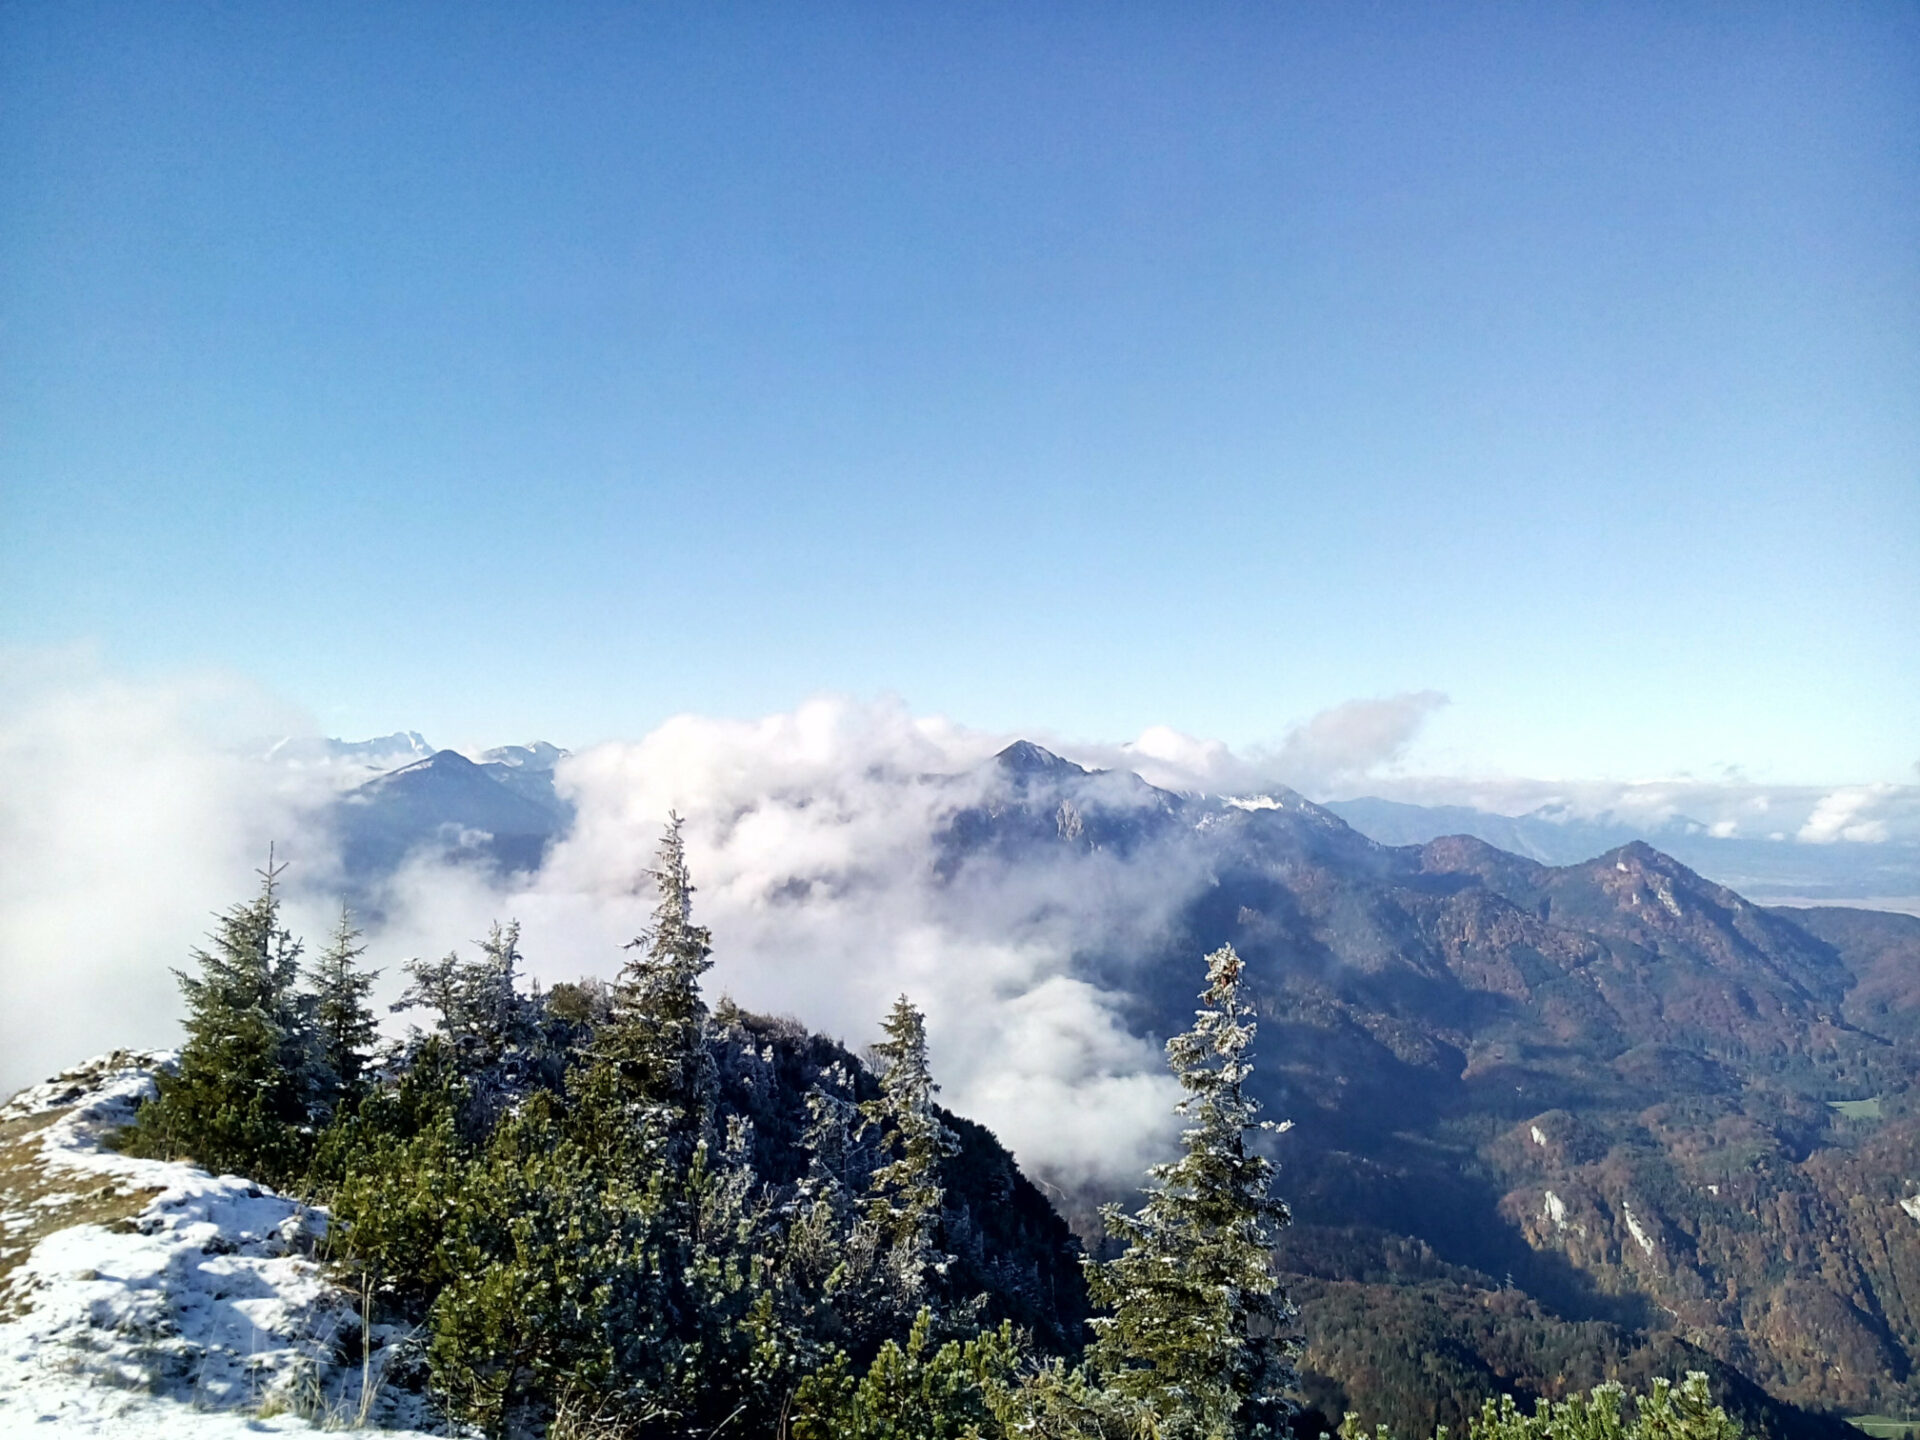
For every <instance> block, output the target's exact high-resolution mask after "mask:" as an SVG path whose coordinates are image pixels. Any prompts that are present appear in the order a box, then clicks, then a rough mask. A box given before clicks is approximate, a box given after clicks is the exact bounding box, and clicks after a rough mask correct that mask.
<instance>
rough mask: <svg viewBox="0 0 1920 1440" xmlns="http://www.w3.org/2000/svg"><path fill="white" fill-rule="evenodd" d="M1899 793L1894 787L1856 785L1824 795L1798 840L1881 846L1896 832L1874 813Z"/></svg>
mask: <svg viewBox="0 0 1920 1440" xmlns="http://www.w3.org/2000/svg"><path fill="white" fill-rule="evenodd" d="M1898 793H1899V791H1898V789H1897V788H1896V787H1895V786H1892V785H1853V786H1848V787H1845V788H1843V789H1839V790H1835V791H1833V792H1831V793H1830V794H1827V795H1823V796H1821V797H1820V801H1819V803H1818V804H1816V805H1815V806H1814V807H1813V813H1812V814H1811V815H1809V816H1808V817H1807V819H1806V823H1805V824H1803V825H1802V826H1801V827H1800V830H1799V833H1798V834H1797V835H1796V836H1795V838H1796V839H1799V840H1804V841H1807V842H1809V843H1810V844H1814V845H1831V844H1833V843H1834V842H1836V841H1840V840H1851V841H1854V842H1857V843H1865V844H1880V843H1881V842H1883V841H1885V840H1887V839H1888V838H1889V837H1890V836H1891V835H1892V833H1893V832H1892V829H1891V828H1890V826H1889V824H1888V822H1887V820H1886V819H1885V818H1883V817H1878V816H1876V815H1875V814H1874V813H1873V812H1874V811H1876V810H1877V809H1879V808H1881V807H1882V806H1883V805H1885V804H1886V802H1887V801H1888V800H1890V799H1892V798H1893V797H1895V796H1896V795H1898Z"/></svg>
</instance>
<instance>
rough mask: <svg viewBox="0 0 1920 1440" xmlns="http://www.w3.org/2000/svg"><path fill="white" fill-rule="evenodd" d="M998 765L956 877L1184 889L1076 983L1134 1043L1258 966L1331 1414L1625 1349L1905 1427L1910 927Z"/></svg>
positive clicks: (969, 827) (1300, 1254) (1261, 1070)
mask: <svg viewBox="0 0 1920 1440" xmlns="http://www.w3.org/2000/svg"><path fill="white" fill-rule="evenodd" d="M1000 766H1001V770H1002V778H1001V781H1000V783H999V785H998V786H997V787H996V788H995V789H994V790H993V792H992V793H991V795H990V797H989V798H988V800H987V801H986V802H985V803H982V804H979V805H976V806H970V807H968V808H966V809H964V810H962V811H961V812H960V813H958V814H956V816H955V817H954V819H953V821H952V823H951V824H950V826H949V827H948V830H947V835H946V841H945V846H944V849H943V853H942V856H941V860H940V865H941V868H942V872H943V873H944V874H946V875H948V876H949V877H951V883H954V884H956V885H965V884H969V883H972V884H984V883H986V877H988V876H990V875H992V874H995V873H1002V872H1004V871H1005V870H1006V869H1007V868H1008V867H1024V868H1027V869H1038V868H1043V867H1044V868H1049V869H1051V870H1052V871H1053V872H1054V873H1056V874H1059V875H1063V876H1069V877H1070V876H1071V875H1072V873H1073V872H1074V870H1075V868H1076V867H1084V868H1085V869H1086V871H1087V874H1088V875H1089V876H1092V875H1093V874H1094V873H1095V871H1096V870H1097V869H1098V868H1099V867H1100V866H1102V865H1103V864H1110V863H1112V862H1113V860H1114V859H1115V857H1124V858H1125V862H1126V866H1127V874H1128V876H1129V877H1131V878H1132V879H1133V880H1134V881H1135V882H1136V883H1138V884H1140V885H1146V886H1151V885H1154V884H1156V883H1158V884H1163V885H1164V886H1165V888H1166V890H1167V899H1168V914H1169V916H1170V919H1169V920H1168V921H1167V923H1166V924H1165V925H1164V926H1163V927H1162V928H1161V930H1160V931H1159V932H1158V933H1152V934H1145V935H1143V934H1140V933H1137V932H1136V934H1135V935H1133V936H1132V937H1130V939H1129V940H1128V941H1126V942H1123V943H1115V942H1114V941H1112V940H1111V939H1106V940H1101V941H1098V942H1096V943H1094V944H1092V945H1089V946H1088V947H1087V948H1086V949H1085V950H1083V951H1082V952H1081V953H1080V954H1078V955H1077V956H1076V957H1075V961H1074V964H1075V966H1076V967H1077V968H1078V970H1079V971H1080V973H1082V974H1084V975H1086V976H1088V977H1089V978H1094V979H1097V980H1098V981H1099V982H1100V983H1102V984H1103V985H1105V986H1107V987H1109V988H1110V989H1119V990H1123V991H1124V992H1125V993H1126V994H1127V995H1128V996H1130V997H1131V1005H1132V1016H1131V1018H1132V1021H1133V1023H1134V1024H1135V1026H1136V1027H1137V1028H1138V1029H1139V1030H1140V1031H1141V1032H1142V1033H1147V1034H1155V1035H1165V1034H1168V1033H1171V1032H1172V1030H1173V1029H1175V1028H1177V1026H1178V1025H1179V1024H1180V1023H1182V1022H1183V1019H1184V1015H1185V1013H1186V1010H1187V999H1186V995H1185V993H1184V992H1185V990H1186V986H1185V984H1184V971H1183V969H1182V967H1181V964H1180V961H1181V959H1182V957H1186V956H1190V955H1192V954H1195V953H1201V952H1204V951H1206V950H1208V949H1209V948H1211V947H1213V946H1216V945H1218V944H1221V943H1223V942H1231V943H1232V944H1233V945H1234V946H1235V947H1236V948H1237V949H1238V951H1239V953H1240V954H1241V955H1243V956H1244V957H1245V958H1246V959H1247V962H1248V966H1249V971H1248V973H1249V984H1250V985H1251V987H1252V989H1253V992H1254V994H1255V995H1256V997H1257V1004H1258V1007H1259V1010H1260V1013H1261V1017H1262V1026H1261V1034H1260V1037H1259V1042H1258V1051H1257V1056H1258V1059H1257V1067H1256V1080H1255V1085H1256V1087H1257V1088H1258V1089H1259V1091H1260V1093H1261V1096H1262V1098H1263V1099H1264V1100H1265V1101H1266V1102H1267V1104H1268V1106H1269V1111H1270V1113H1274V1114H1278V1115H1283V1116H1286V1117H1288V1118H1290V1119H1292V1120H1293V1121H1294V1122H1295V1128H1294V1130H1293V1131H1292V1132H1291V1133H1290V1134H1289V1135H1287V1136H1286V1137H1285V1138H1284V1139H1283V1140H1282V1141H1281V1142H1279V1146H1278V1151H1277V1153H1278V1154H1279V1156H1280V1157H1281V1158H1282V1159H1283V1161H1284V1163H1285V1169H1284V1171H1283V1178H1282V1188H1283V1190H1284V1192H1285V1193H1286V1194H1287V1195H1288V1196H1289V1198H1290V1199H1291V1200H1292V1202H1293V1204H1294V1208H1295V1215H1296V1218H1297V1221H1298V1223H1297V1225H1296V1226H1295V1228H1294V1230H1293V1232H1292V1234H1291V1236H1290V1238H1289V1240H1288V1241H1287V1247H1288V1249H1287V1255H1288V1262H1289V1264H1291V1265H1292V1266H1294V1267H1295V1269H1296V1270H1297V1272H1298V1273H1299V1274H1300V1275H1301V1276H1302V1277H1303V1279H1302V1281H1301V1291H1302V1294H1303V1296H1305V1297H1308V1299H1307V1303H1306V1304H1305V1305H1304V1313H1305V1321H1306V1326H1307V1332H1308V1337H1309V1349H1308V1362H1309V1367H1310V1368H1317V1369H1318V1370H1319V1371H1320V1373H1321V1376H1322V1378H1321V1380H1320V1381H1319V1382H1318V1383H1320V1384H1321V1385H1322V1386H1323V1387H1324V1389H1325V1391H1326V1393H1327V1395H1328V1397H1329V1403H1330V1404H1335V1405H1337V1404H1340V1403H1344V1402H1343V1398H1342V1397H1344V1398H1346V1399H1351V1400H1352V1401H1353V1403H1355V1404H1357V1405H1358V1406H1359V1407H1360V1408H1361V1409H1362V1410H1363V1411H1370V1410H1371V1409H1372V1408H1373V1407H1375V1406H1382V1405H1383V1402H1382V1400H1381V1399H1380V1397H1381V1396H1383V1395H1392V1396H1394V1397H1399V1398H1395V1399H1393V1400H1391V1401H1387V1402H1384V1408H1385V1409H1388V1410H1391V1411H1392V1412H1393V1414H1394V1417H1395V1418H1396V1419H1398V1420H1400V1421H1401V1422H1402V1423H1405V1422H1407V1421H1410V1420H1411V1419H1412V1418H1413V1416H1412V1415H1411V1414H1410V1412H1409V1411H1407V1410H1405V1409H1402V1408H1398V1407H1400V1406H1401V1405H1402V1404H1406V1403H1412V1397H1413V1396H1415V1395H1416V1394H1417V1393H1419V1390H1420V1382H1418V1381H1417V1379H1416V1378H1415V1377H1416V1376H1417V1375H1418V1374H1419V1373H1420V1371H1421V1369H1422V1367H1423V1366H1427V1367H1430V1366H1431V1365H1432V1364H1433V1363H1435V1362H1433V1361H1432V1359H1431V1358H1430V1357H1431V1355H1432V1354H1434V1353H1436V1350H1437V1351H1438V1352H1440V1353H1444V1354H1446V1355H1448V1356H1451V1357H1452V1358H1451V1359H1450V1360H1448V1361H1447V1362H1446V1363H1447V1364H1448V1365H1450V1366H1452V1367H1454V1368H1455V1369H1457V1370H1458V1371H1459V1372H1460V1373H1461V1374H1463V1375H1466V1374H1472V1375H1478V1376H1481V1377H1483V1381H1484V1382H1485V1383H1487V1384H1489V1385H1491V1384H1492V1383H1494V1382H1495V1381H1498V1382H1500V1383H1517V1384H1520V1385H1522V1386H1523V1387H1535V1388H1541V1389H1556V1388H1558V1387H1559V1386H1561V1385H1563V1384H1564V1383H1566V1381H1567V1379H1569V1378H1571V1377H1572V1376H1573V1375H1575V1374H1577V1373H1581V1372H1583V1370H1585V1369H1587V1368H1590V1367H1592V1366H1593V1365H1595V1364H1597V1363H1599V1362H1598V1360H1597V1358H1596V1357H1598V1356H1600V1355H1602V1354H1614V1355H1618V1356H1620V1357H1623V1358H1622V1360H1621V1362H1620V1363H1622V1364H1626V1365H1628V1366H1629V1368H1631V1366H1633V1365H1639V1364H1651V1365H1654V1366H1655V1367H1656V1368H1658V1367H1659V1366H1660V1365H1661V1364H1662V1363H1663V1362H1660V1361H1657V1360H1653V1359H1651V1358H1649V1357H1652V1356H1654V1355H1657V1354H1660V1353H1664V1352H1668V1351H1671V1350H1672V1349H1673V1347H1675V1346H1682V1345H1683V1346H1686V1347H1697V1349H1698V1350H1700V1351H1704V1352H1706V1353H1707V1354H1710V1355H1712V1356H1714V1357H1716V1358H1717V1359H1718V1360H1719V1361H1721V1362H1723V1363H1724V1364H1726V1365H1728V1366H1731V1367H1734V1368H1736V1369H1737V1370H1739V1371H1740V1372H1742V1373H1744V1374H1745V1375H1747V1376H1749V1377H1751V1378H1752V1379H1753V1380H1754V1381H1757V1382H1758V1383H1760V1384H1761V1385H1764V1386H1765V1387H1766V1388H1768V1389H1769V1390H1771V1391H1773V1392H1774V1393H1776V1394H1779V1395H1781V1396H1783V1397H1786V1398H1789V1399H1791V1400H1793V1401H1795V1402H1797V1403H1800V1404H1803V1405H1807V1406H1812V1407H1816V1408H1820V1409H1828V1410H1833V1411H1839V1412H1859V1411H1867V1410H1893V1409H1898V1408H1899V1407H1901V1406H1904V1405H1907V1404H1910V1403H1912V1400H1913V1398H1914V1396H1913V1393H1912V1391H1911V1390H1910V1389H1909V1388H1908V1381H1909V1376H1910V1373H1911V1369H1912V1364H1913V1360H1914V1357H1915V1356H1916V1355H1920V1198H1916V1192H1920V1153H1916V1152H1917V1151H1920V1116H1917V1115H1916V1109H1917V1107H1916V1104H1915V1090H1914V1082H1915V1075H1916V1070H1917V1069H1920V1049H1916V1047H1915V1044H1914V1041H1913V1038H1912V1037H1913V1034H1914V1030H1913V1024H1914V1012H1913V1010H1912V1008H1911V1007H1910V1006H1909V1005H1908V1003H1907V996H1908V994H1909V993H1910V992H1909V991H1908V990H1907V989H1906V988H1904V987H1905V986H1906V985H1907V984H1911V983H1912V982H1911V980H1910V974H1911V971H1910V970H1908V969H1907V968H1906V967H1905V966H1904V965H1903V957H1909V956H1911V955H1912V954H1913V953H1914V952H1913V950H1912V949H1910V948H1902V946H1904V945H1906V944H1907V942H1906V941H1905V939H1903V936H1904V934H1905V931H1906V928H1907V927H1906V926H1905V925H1904V924H1901V923H1898V918H1899V917H1892V918H1891V919H1889V918H1887V917H1872V918H1866V919H1858V918H1855V919H1849V918H1847V914H1846V912H1811V914H1809V913H1807V912H1785V911H1770V910H1766V909H1762V908H1760V907H1758V906H1755V905H1752V904H1750V903H1748V902H1747V901H1746V900H1744V899H1743V898H1741V897H1740V896H1738V895H1736V894H1734V893H1733V892H1732V891H1729V890H1727V889H1725V888H1723V887H1721V886H1717V885H1714V884H1711V883H1710V882H1707V881H1705V880H1702V879H1701V878H1700V877H1699V876H1697V875H1695V874H1694V873H1693V872H1692V871H1690V870H1688V869H1687V868H1686V867H1685V866H1682V865H1680V864H1679V863H1678V862H1676V861H1674V860H1672V859H1671V858H1670V857H1667V856H1665V855H1662V854H1660V853H1659V852H1657V851H1655V850H1653V849H1651V848H1650V847H1648V846H1646V845H1644V844H1638V843H1636V844H1630V845H1627V846H1624V847H1622V848H1620V849H1617V850H1614V851H1612V852H1609V853H1608V854H1605V855H1602V856H1599V857H1597V858H1595V859H1593V860H1591V861H1588V862H1586V863H1584V864H1580V865H1572V866H1563V867H1549V866H1544V865H1540V864H1537V863H1535V862H1532V861H1528V860H1525V859H1522V858H1520V857H1518V856H1514V855H1510V854H1507V853H1505V852H1502V851H1499V850H1496V849H1494V848H1493V847H1492V846H1490V845H1487V844H1486V843H1484V842H1482V841H1478V840H1473V839H1470V838H1466V837H1451V838H1444V839H1439V840H1435V841H1433V842H1431V843H1429V844H1426V845H1422V846H1405V847H1389V846H1383V845H1378V844H1375V843H1374V842H1372V841H1370V840H1368V839H1366V838H1365V837H1364V836H1362V835H1360V834H1359V833H1358V832H1356V831H1354V830H1353V829H1351V828H1350V827H1348V826H1347V825H1346V824H1345V823H1343V822H1342V821H1341V820H1340V819H1339V818H1338V817H1336V816H1334V815H1333V814H1331V813H1330V812H1329V811H1327V810H1325V809H1322V808H1321V807H1318V806H1315V805H1313V804H1311V803H1309V802H1307V801H1305V800H1304V799H1302V798H1300V797H1299V796H1296V795H1291V794H1284V793H1283V794H1281V795H1278V796H1276V797H1274V798H1273V799H1272V800H1271V801H1268V802H1266V804H1265V807H1263V808H1242V807H1241V806H1237V805H1234V804H1231V803H1222V802H1219V801H1215V800H1211V799H1204V798H1195V797H1183V796H1177V795H1172V794H1169V793H1166V792H1162V791H1157V790H1154V789H1153V788H1152V787H1150V786H1147V785H1145V784H1144V782H1141V781H1139V780H1137V779H1136V778H1134V777H1131V776H1119V775H1114V774H1101V773H1089V772H1086V771H1083V770H1081V769H1080V768H1079V767H1077V766H1074V765H1071V764H1069V763H1068V762H1065V761H1062V760H1060V759H1058V757H1054V756H1050V755H1048V754H1047V753H1046V752H1044V751H1040V750H1038V748H1037V747H1033V746H1019V747H1014V748H1013V749H1011V750H1010V751H1008V752H1007V753H1006V754H1005V755H1003V757H1002V758H1001V761H1000ZM1156 877H1162V878H1159V879H1156ZM1195 877H1197V878H1195ZM1060 883H1062V884H1070V883H1071V880H1070V879H1069V880H1063V881H1061V882H1060ZM1915 928H1916V929H1920V924H1917V925H1916V926H1915ZM1902 977H1909V978H1904V979H1903V978H1902ZM1094 1198H1095V1197H1093V1196H1081V1197H1079V1200H1080V1203H1079V1204H1078V1206H1077V1207H1076V1213H1077V1214H1078V1215H1079V1216H1080V1217H1081V1221H1082V1223H1083V1224H1085V1223H1086V1216H1087V1215H1088V1214H1089V1213H1090V1210H1091V1204H1090V1202H1091V1201H1092V1200H1093V1199H1094ZM1415 1299H1417V1300H1418V1301H1419V1303H1418V1304H1415V1305H1414V1306H1413V1308H1411V1309H1409V1308H1408V1302H1409V1301H1411V1300H1415ZM1383 1306H1384V1307H1385V1308H1384V1309H1383V1308H1382V1307H1383ZM1383 1315H1398V1316H1400V1317H1402V1318H1401V1319H1399V1320H1390V1321H1386V1322H1384V1323H1383V1321H1382V1319H1381V1317H1382V1316H1383ZM1595 1326H1601V1327H1605V1328H1604V1329H1603V1330H1595V1329H1593V1328H1592V1327H1595ZM1416 1336H1417V1337H1420V1338H1418V1339H1415V1338H1414V1337H1416ZM1602 1336H1603V1337H1604V1338H1596V1337H1602ZM1416 1351H1417V1352H1421V1354H1422V1355H1424V1356H1425V1357H1428V1358H1424V1359H1423V1358H1418V1357H1416V1355H1415V1354H1414V1353H1413V1352H1416ZM1434 1418H1439V1419H1443V1420H1444V1419H1447V1418H1450V1417H1449V1416H1447V1415H1446V1414H1440V1415H1438V1416H1436V1417H1434Z"/></svg>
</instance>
